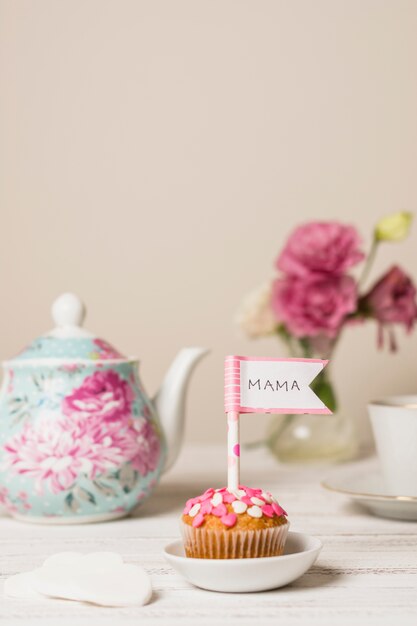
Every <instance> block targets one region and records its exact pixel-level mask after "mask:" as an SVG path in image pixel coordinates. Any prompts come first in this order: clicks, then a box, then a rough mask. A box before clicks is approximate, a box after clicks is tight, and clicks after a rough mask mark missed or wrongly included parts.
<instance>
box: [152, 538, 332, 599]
mask: <svg viewBox="0 0 417 626" xmlns="http://www.w3.org/2000/svg"><path fill="white" fill-rule="evenodd" d="M322 547H323V546H322V543H321V541H320V540H319V539H316V538H315V537H311V536H310V535H304V534H303V533H292V532H289V533H288V539H287V543H286V545H285V551H284V554H283V555H282V556H270V557H263V558H259V559H190V558H187V557H186V556H185V553H184V548H183V545H182V542H181V541H174V543H170V544H169V545H168V546H166V548H165V550H164V555H165V558H166V560H167V561H168V563H169V564H170V565H172V567H173V568H174V569H175V570H176V571H177V572H178V573H179V574H181V575H182V576H183V577H184V578H185V579H186V580H188V581H189V582H190V583H192V584H193V585H196V586H197V587H202V589H209V590H210V591H227V592H234V593H239V592H240V593H244V592H248V591H266V590H268V589H276V588H277V587H283V586H284V585H288V584H289V583H291V582H293V581H294V580H296V579H297V578H299V577H300V576H302V575H303V574H305V572H306V571H307V570H308V569H310V567H311V566H312V565H313V563H314V561H315V560H316V558H317V556H318V554H319V552H320V550H321V549H322Z"/></svg>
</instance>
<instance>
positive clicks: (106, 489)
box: [93, 480, 117, 496]
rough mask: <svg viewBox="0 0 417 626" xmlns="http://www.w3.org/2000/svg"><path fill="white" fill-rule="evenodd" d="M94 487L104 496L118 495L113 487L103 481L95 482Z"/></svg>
mask: <svg viewBox="0 0 417 626" xmlns="http://www.w3.org/2000/svg"><path fill="white" fill-rule="evenodd" d="M93 485H94V487H95V488H96V489H97V491H99V492H100V493H101V494H102V495H103V496H116V495H117V492H116V490H115V489H114V488H113V487H111V486H110V485H107V484H106V483H103V482H102V481H101V480H94V481H93Z"/></svg>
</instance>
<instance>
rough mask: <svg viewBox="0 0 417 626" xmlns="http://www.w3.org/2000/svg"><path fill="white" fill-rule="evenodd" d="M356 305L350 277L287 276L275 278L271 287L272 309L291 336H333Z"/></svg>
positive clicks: (352, 282) (354, 291)
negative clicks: (309, 277) (308, 278)
mask: <svg viewBox="0 0 417 626" xmlns="http://www.w3.org/2000/svg"><path fill="white" fill-rule="evenodd" d="M356 304H357V296H356V284H355V281H354V280H353V278H351V277H350V276H328V277H326V276H320V275H319V276H317V277H314V278H312V279H310V280H305V279H302V278H298V277H296V276H288V277H285V278H283V279H278V280H276V281H275V282H274V285H273V290H272V308H273V310H274V312H275V314H276V316H277V318H278V319H279V320H281V321H282V322H283V323H284V324H285V326H286V328H287V330H288V332H290V333H291V334H292V335H294V336H295V337H317V336H319V335H325V336H327V337H330V338H334V337H336V335H337V333H338V332H339V330H340V328H341V326H342V324H343V322H344V321H345V319H346V316H347V315H349V313H352V312H353V311H355V310H356Z"/></svg>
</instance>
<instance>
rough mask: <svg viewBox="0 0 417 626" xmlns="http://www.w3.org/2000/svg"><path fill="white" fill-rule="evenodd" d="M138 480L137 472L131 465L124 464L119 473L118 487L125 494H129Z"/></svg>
mask: <svg viewBox="0 0 417 626" xmlns="http://www.w3.org/2000/svg"><path fill="white" fill-rule="evenodd" d="M137 479H138V475H137V472H135V470H134V469H133V467H132V465H131V463H126V465H123V467H122V468H121V469H120V471H119V480H120V485H121V487H122V489H123V491H124V492H125V493H129V491H131V490H132V489H133V487H134V486H135V484H136V481H137Z"/></svg>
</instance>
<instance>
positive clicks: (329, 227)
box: [276, 222, 364, 276]
mask: <svg viewBox="0 0 417 626" xmlns="http://www.w3.org/2000/svg"><path fill="white" fill-rule="evenodd" d="M360 243H361V241H360V237H359V234H358V232H357V230H356V229H355V228H354V227H353V226H346V225H344V224H339V223H338V222H310V223H308V224H304V225H303V226H299V227H298V228H296V230H295V231H294V232H293V233H292V235H290V237H289V239H288V241H287V244H286V246H285V247H284V249H283V251H282V252H281V254H280V255H279V257H278V259H277V261H276V266H277V268H278V269H280V270H281V271H282V272H284V273H286V274H290V275H294V276H310V275H311V274H316V273H322V274H323V273H324V274H330V275H332V276H333V275H341V274H343V273H344V272H345V271H346V270H347V269H349V268H350V267H352V266H353V265H356V264H357V263H359V261H362V259H363V258H364V254H363V252H362V251H361V250H360Z"/></svg>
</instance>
